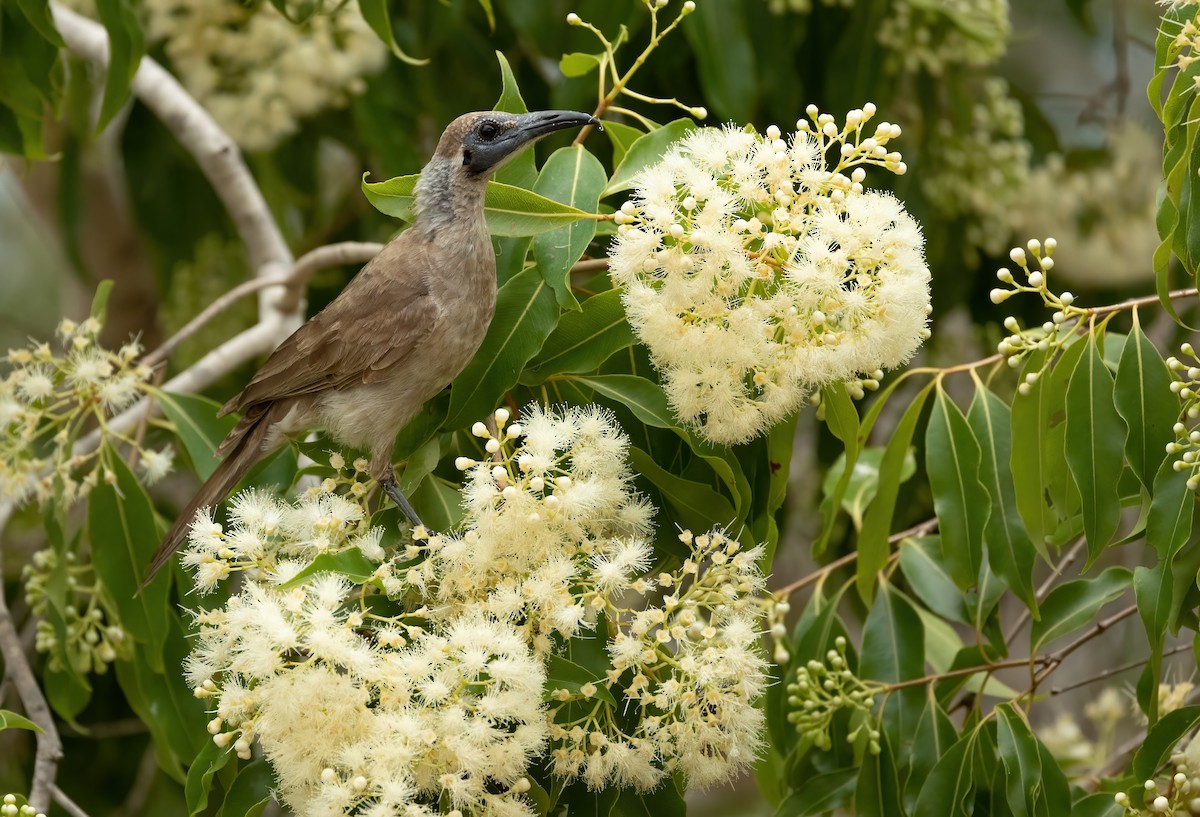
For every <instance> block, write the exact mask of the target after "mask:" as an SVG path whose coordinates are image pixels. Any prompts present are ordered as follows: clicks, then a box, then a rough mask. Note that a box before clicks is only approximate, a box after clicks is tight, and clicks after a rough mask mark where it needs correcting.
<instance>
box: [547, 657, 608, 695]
mask: <svg viewBox="0 0 1200 817" xmlns="http://www.w3.org/2000/svg"><path fill="white" fill-rule="evenodd" d="M605 681H606V679H605V677H604V675H603V674H600V675H599V676H597V675H596V673H594V672H592V671H591V670H589V669H587V668H586V667H583V666H580V665H579V664H576V663H575V662H574V661H571V660H569V659H567V658H564V657H562V656H561V655H555V654H553V653H551V655H550V657H549V658H548V659H547V660H546V692H545V698H546V700H551V699H552V697H553V695H554V691H555V690H556V689H566V690H568V691H570V692H571V693H572V694H573V695H580V694H582V693H581V692H580V688H581V687H582V686H584V685H585V684H592V685H593V686H595V687H596V691H595V693H593V695H592V697H593V698H594V699H596V700H599V701H603V702H604V703H606V704H608V705H609V706H614V707H615V706H616V705H617V700H616V698H614V697H613V695H612V692H610V691H609V689H608V686H607V685H606V683H605Z"/></svg>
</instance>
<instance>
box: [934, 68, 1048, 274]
mask: <svg viewBox="0 0 1200 817" xmlns="http://www.w3.org/2000/svg"><path fill="white" fill-rule="evenodd" d="M982 90H983V93H982V98H981V99H980V100H979V101H978V102H976V103H975V104H974V106H972V109H971V125H970V129H969V130H967V131H965V132H959V131H956V130H955V129H954V126H953V125H952V124H951V123H950V122H949V121H948V120H942V121H941V122H939V123H938V126H937V129H936V131H935V142H934V143H933V145H932V146H931V148H930V150H929V159H928V162H927V163H926V164H925V165H923V166H922V172H921V189H922V191H924V193H925V195H926V197H928V198H929V200H930V202H931V203H932V204H933V205H934V207H936V208H937V209H938V210H939V211H940V212H941V214H942V215H943V216H945V217H947V218H958V219H963V220H965V222H966V230H965V232H966V239H967V243H968V245H969V246H970V247H972V248H979V249H981V250H983V252H985V253H987V254H988V255H998V254H1000V253H1001V252H1003V251H1004V249H1005V243H1006V242H1007V241H1008V240H1009V235H1010V232H1011V229H1010V228H1011V222H1012V218H1013V217H1012V215H1011V214H1012V213H1013V211H1014V210H1016V209H1020V208H1019V207H1017V206H1016V202H1017V200H1018V198H1019V197H1020V196H1021V192H1022V189H1023V188H1024V186H1025V184H1026V182H1027V180H1028V178H1029V162H1030V156H1031V154H1032V147H1031V145H1030V144H1029V142H1028V141H1027V140H1026V139H1025V117H1024V115H1023V114H1022V113H1021V105H1020V103H1018V102H1017V101H1016V100H1015V99H1013V98H1012V97H1011V96H1010V95H1009V93H1008V83H1006V82H1005V81H1004V80H1002V79H996V78H991V79H988V80H987V81H986V82H985V83H984V84H983V89H982Z"/></svg>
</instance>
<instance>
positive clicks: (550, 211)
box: [362, 174, 591, 237]
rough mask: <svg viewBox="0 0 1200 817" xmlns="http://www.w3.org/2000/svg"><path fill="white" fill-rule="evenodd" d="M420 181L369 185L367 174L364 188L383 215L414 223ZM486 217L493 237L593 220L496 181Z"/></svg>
mask: <svg viewBox="0 0 1200 817" xmlns="http://www.w3.org/2000/svg"><path fill="white" fill-rule="evenodd" d="M418 178H420V177H419V176H418V175H412V176H397V177H395V178H394V179H388V180H386V181H382V182H368V181H367V177H366V174H364V175H363V182H362V189H363V193H364V194H366V197H367V200H368V201H370V202H371V204H372V205H373V206H374V207H375V209H377V210H379V211H380V212H381V213H384V214H386V215H389V216H393V217H395V218H398V219H401V220H402V221H412V219H413V189H414V188H415V187H416V184H417V179H418ZM483 215H484V217H485V218H486V219H487V225H488V230H489V231H490V232H491V233H492V235H495V236H509V237H520V236H533V235H540V234H542V233H548V232H550V231H551V230H557V229H559V228H560V227H563V226H565V225H567V224H571V223H572V222H575V221H578V220H579V219H581V218H586V219H591V216H589V214H587V213H585V212H583V211H582V210H579V209H576V208H574V207H570V206H568V205H566V204H559V203H558V202H556V201H553V200H551V199H548V198H546V197H545V196H539V195H538V194H537V193H534V192H532V191H530V190H525V189H524V188H520V187H513V186H512V185H510V184H504V183H502V182H498V181H494V180H493V181H489V182H488V183H487V191H486V192H485V193H484V197H483Z"/></svg>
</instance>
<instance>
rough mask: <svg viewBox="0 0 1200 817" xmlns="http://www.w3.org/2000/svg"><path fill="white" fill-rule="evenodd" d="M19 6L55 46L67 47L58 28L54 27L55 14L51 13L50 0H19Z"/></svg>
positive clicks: (30, 22)
mask: <svg viewBox="0 0 1200 817" xmlns="http://www.w3.org/2000/svg"><path fill="white" fill-rule="evenodd" d="M17 6H18V7H19V8H20V9H21V13H22V14H24V15H25V19H26V20H28V21H29V24H30V25H31V26H33V27H34V28H35V29H37V32H38V34H41V35H42V38H43V39H44V40H45V41H46V42H48V43H49V44H50V45H52V46H54V47H55V48H66V43H64V42H63V39H62V36H61V35H60V34H59V33H58V29H57V28H55V27H54V16H53V15H52V14H51V13H50V3H49V0H17Z"/></svg>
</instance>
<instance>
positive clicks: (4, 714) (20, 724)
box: [0, 709, 45, 735]
mask: <svg viewBox="0 0 1200 817" xmlns="http://www.w3.org/2000/svg"><path fill="white" fill-rule="evenodd" d="M5 729H28V730H29V731H30V732H37V733H38V734H39V735H44V734H45V732H44V731H43V730H42V727H40V726H38V725H37V724H36V723H34V722H33V721H31V720H29V718H26V717H23V716H21V715H18V714H17V713H16V712H9V711H8V710H7V709H0V731H3V730H5Z"/></svg>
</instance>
